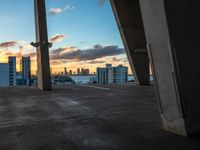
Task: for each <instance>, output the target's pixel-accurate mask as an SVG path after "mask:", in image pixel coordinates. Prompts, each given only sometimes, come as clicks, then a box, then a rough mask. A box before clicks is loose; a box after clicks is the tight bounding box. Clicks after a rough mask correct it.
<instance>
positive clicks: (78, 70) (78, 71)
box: [77, 68, 80, 76]
mask: <svg viewBox="0 0 200 150" xmlns="http://www.w3.org/2000/svg"><path fill="white" fill-rule="evenodd" d="M77 75H78V76H79V75H80V69H79V68H78V69H77Z"/></svg>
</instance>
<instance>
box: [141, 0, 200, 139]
mask: <svg viewBox="0 0 200 150" xmlns="http://www.w3.org/2000/svg"><path fill="white" fill-rule="evenodd" d="M139 1H140V6H141V11H142V16H143V22H144V27H145V34H146V39H147V47H148V52H149V56H150V60H151V64H152V66H153V70H154V75H155V79H156V82H157V87H158V93H159V101H160V109H161V117H162V121H163V125H164V128H165V129H166V130H167V131H171V132H173V133H177V134H181V135H187V136H194V135H200V109H199V107H200V102H199V88H200V84H199V83H200V78H199V76H200V71H199V69H198V68H197V67H196V64H198V61H199V56H200V53H199V49H200V45H199V42H198V41H199V33H200V28H199V25H200V17H199V16H200V11H199V10H200V9H199V8H200V7H199V6H200V1H198V0H193V1H191V0H177V1H174V0H148V1H147V0H139Z"/></svg>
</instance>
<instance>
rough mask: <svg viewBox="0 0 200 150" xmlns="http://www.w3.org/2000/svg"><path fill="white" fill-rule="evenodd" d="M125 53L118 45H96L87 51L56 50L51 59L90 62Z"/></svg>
mask: <svg viewBox="0 0 200 150" xmlns="http://www.w3.org/2000/svg"><path fill="white" fill-rule="evenodd" d="M123 53H124V49H123V48H119V47H118V46H116V45H110V46H101V45H95V46H93V47H92V48H90V49H86V50H81V49H78V50H73V51H64V48H60V49H56V50H54V51H53V52H52V55H51V59H52V60H58V59H68V60H78V61H88V60H95V59H98V58H103V57H107V56H116V55H120V54H123Z"/></svg>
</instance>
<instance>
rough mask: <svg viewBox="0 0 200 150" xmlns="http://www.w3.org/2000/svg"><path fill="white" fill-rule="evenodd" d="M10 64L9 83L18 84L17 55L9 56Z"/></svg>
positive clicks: (11, 84)
mask: <svg viewBox="0 0 200 150" xmlns="http://www.w3.org/2000/svg"><path fill="white" fill-rule="evenodd" d="M8 64H9V85H10V86H16V80H17V79H16V57H14V56H10V57H8Z"/></svg>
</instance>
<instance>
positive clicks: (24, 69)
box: [20, 57, 31, 86]
mask: <svg viewBox="0 0 200 150" xmlns="http://www.w3.org/2000/svg"><path fill="white" fill-rule="evenodd" d="M20 64H21V74H22V85H27V86H30V85H31V59H30V57H22V59H21V63H20Z"/></svg>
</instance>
